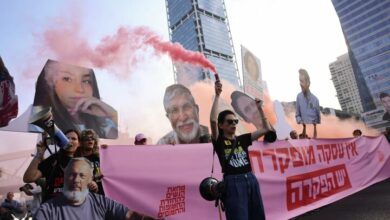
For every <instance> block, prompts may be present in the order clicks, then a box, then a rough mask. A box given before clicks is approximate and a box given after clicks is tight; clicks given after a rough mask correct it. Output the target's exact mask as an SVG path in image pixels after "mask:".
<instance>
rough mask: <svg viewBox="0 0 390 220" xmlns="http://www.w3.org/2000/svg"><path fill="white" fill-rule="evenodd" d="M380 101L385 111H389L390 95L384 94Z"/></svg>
mask: <svg viewBox="0 0 390 220" xmlns="http://www.w3.org/2000/svg"><path fill="white" fill-rule="evenodd" d="M381 102H382V105H383V107H384V108H385V109H386V111H387V112H390V97H389V96H385V97H383V98H381Z"/></svg>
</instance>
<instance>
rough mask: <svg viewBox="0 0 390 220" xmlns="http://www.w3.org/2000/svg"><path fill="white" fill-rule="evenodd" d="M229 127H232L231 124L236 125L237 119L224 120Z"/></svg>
mask: <svg viewBox="0 0 390 220" xmlns="http://www.w3.org/2000/svg"><path fill="white" fill-rule="evenodd" d="M225 121H226V122H227V123H228V124H229V125H232V124H233V123H234V124H235V125H236V124H238V119H226V120H225Z"/></svg>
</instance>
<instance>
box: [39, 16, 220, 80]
mask: <svg viewBox="0 0 390 220" xmlns="http://www.w3.org/2000/svg"><path fill="white" fill-rule="evenodd" d="M40 38H41V39H40V40H39V42H40V43H39V46H38V48H39V51H40V53H42V54H50V55H52V56H54V57H55V59H57V60H59V61H62V62H67V63H69V64H73V65H80V66H90V67H92V68H93V67H96V68H100V69H106V70H109V71H110V72H112V73H114V74H115V75H116V76H118V77H119V78H121V79H126V78H127V77H128V76H129V75H130V74H131V73H133V72H134V70H135V69H136V68H137V66H138V65H140V64H143V63H141V62H143V61H145V60H146V58H147V56H148V55H151V54H152V55H154V56H158V57H161V56H162V55H168V56H169V57H170V58H171V59H172V61H174V62H182V63H189V64H192V65H196V66H201V67H203V68H206V69H210V70H211V71H213V72H216V70H215V67H214V65H213V64H212V63H211V62H210V61H208V60H207V59H206V57H205V56H204V55H203V54H202V53H200V52H194V51H189V50H186V49H185V48H184V47H183V46H182V45H180V44H179V43H172V42H169V41H164V40H163V39H162V37H161V36H159V35H158V34H156V33H154V32H153V31H152V30H150V29H149V28H148V27H144V26H140V27H132V28H131V27H119V28H118V30H117V31H116V32H115V33H114V34H113V35H109V36H105V37H103V38H102V39H101V40H100V42H99V43H98V44H97V45H96V46H95V47H93V46H91V45H90V43H89V42H88V39H87V38H86V37H85V36H84V35H83V34H82V30H81V27H80V24H79V22H77V21H69V22H67V23H66V22H61V24H60V25H54V27H53V28H50V29H48V30H46V31H44V32H43V34H42V35H41V36H40ZM50 55H49V56H50ZM145 63H146V61H145Z"/></svg>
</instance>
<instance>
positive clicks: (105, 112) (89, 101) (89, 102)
mask: <svg viewBox="0 0 390 220" xmlns="http://www.w3.org/2000/svg"><path fill="white" fill-rule="evenodd" d="M76 112H83V113H87V114H90V115H95V116H99V117H107V118H110V119H111V120H112V121H113V122H114V123H116V122H117V121H118V120H117V118H118V116H117V112H116V111H115V109H114V108H112V107H111V106H109V105H108V104H106V103H104V102H103V101H101V100H100V99H97V98H95V97H90V98H82V99H80V100H79V101H78V102H77V103H76V106H75V107H74V109H73V110H72V112H71V114H76Z"/></svg>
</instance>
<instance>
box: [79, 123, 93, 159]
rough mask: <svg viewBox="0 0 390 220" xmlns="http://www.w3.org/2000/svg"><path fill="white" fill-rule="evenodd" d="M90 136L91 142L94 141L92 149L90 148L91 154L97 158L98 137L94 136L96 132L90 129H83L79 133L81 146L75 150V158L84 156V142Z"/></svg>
mask: <svg viewBox="0 0 390 220" xmlns="http://www.w3.org/2000/svg"><path fill="white" fill-rule="evenodd" d="M90 135H92V137H93V140H94V141H95V143H94V145H93V148H92V154H94V155H96V156H99V136H98V135H97V134H96V132H95V131H94V130H92V129H85V130H83V131H82V132H81V134H80V137H81V144H80V147H78V148H77V150H76V153H75V156H76V157H83V156H86V155H85V154H86V146H85V145H84V141H83V140H85V139H86V138H87V137H88V136H90Z"/></svg>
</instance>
